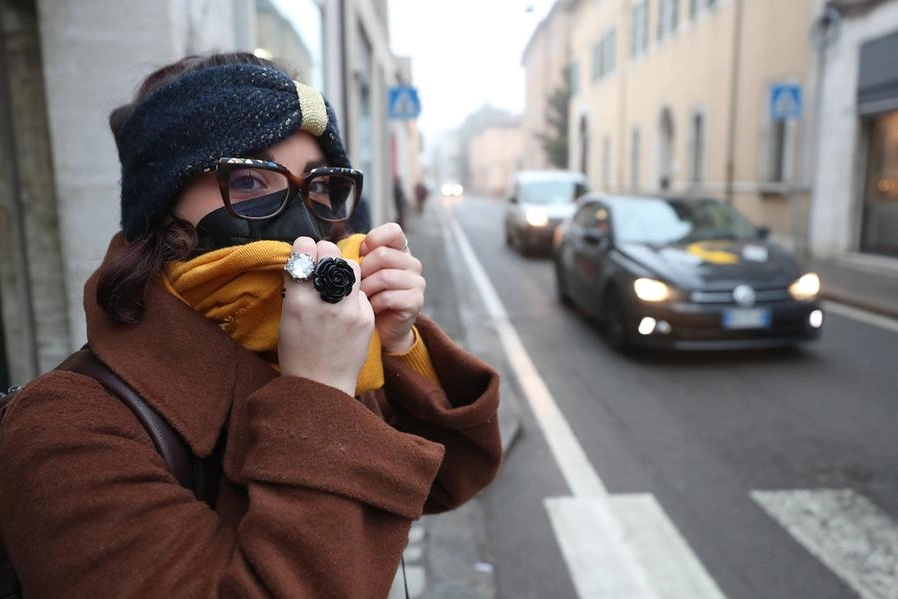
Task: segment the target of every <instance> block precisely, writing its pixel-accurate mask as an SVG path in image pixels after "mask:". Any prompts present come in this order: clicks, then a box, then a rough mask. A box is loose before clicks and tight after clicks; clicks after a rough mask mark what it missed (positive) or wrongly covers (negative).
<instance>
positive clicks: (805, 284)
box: [789, 272, 820, 300]
mask: <svg viewBox="0 0 898 599" xmlns="http://www.w3.org/2000/svg"><path fill="white" fill-rule="evenodd" d="M789 293H790V294H791V295H792V297H794V298H795V299H797V300H812V299H814V298H815V297H817V294H818V293H820V277H818V276H817V275H816V273H812V272H809V273H808V274H806V275H802V276H801V277H799V278H798V280H797V281H795V282H794V283H792V284H791V285H789Z"/></svg>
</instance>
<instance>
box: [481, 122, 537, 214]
mask: <svg viewBox="0 0 898 599" xmlns="http://www.w3.org/2000/svg"><path fill="white" fill-rule="evenodd" d="M524 138H525V133H524V131H523V130H522V129H521V127H519V126H514V125H509V126H506V127H490V128H489V129H484V130H483V131H482V132H481V133H479V134H478V135H477V136H476V137H474V138H473V139H472V140H471V143H470V150H469V153H468V159H469V160H470V173H471V187H472V191H473V192H474V193H475V194H478V195H485V196H491V197H495V198H501V197H503V196H505V195H506V194H507V192H508V184H509V182H510V181H511V177H512V175H513V174H514V173H515V172H516V171H518V170H520V169H522V168H523V163H524V156H525V154H523V153H522V152H521V148H522V147H523V146H524Z"/></svg>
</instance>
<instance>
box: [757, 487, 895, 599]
mask: <svg viewBox="0 0 898 599" xmlns="http://www.w3.org/2000/svg"><path fill="white" fill-rule="evenodd" d="M751 497H752V498H753V499H754V500H755V501H756V502H757V503H758V504H759V505H760V506H761V507H762V508H763V509H764V511H765V512H767V513H768V514H769V515H770V516H771V517H772V518H773V519H774V520H776V521H777V522H779V524H780V525H781V526H783V527H784V528H785V529H786V530H788V531H789V533H790V534H791V535H792V536H793V537H795V539H796V540H797V541H798V542H799V543H801V544H802V545H804V547H805V549H807V550H808V551H809V552H811V554H813V555H814V557H816V558H817V559H819V560H820V561H821V562H823V563H824V564H826V566H827V567H828V568H829V569H830V570H832V571H833V572H835V573H836V575H837V576H839V578H841V579H842V580H844V581H845V582H846V583H847V584H848V586H850V587H851V588H852V589H854V591H855V592H856V593H857V594H858V595H859V596H860V597H862V599H898V523H896V522H895V521H894V520H893V519H892V518H890V517H889V516H888V514H886V513H884V512H883V511H882V510H880V509H879V508H878V507H876V506H875V505H874V504H873V503H872V502H871V501H870V500H869V499H867V498H866V497H864V496H863V495H859V494H857V493H855V492H854V491H852V490H851V489H813V490H812V489H800V490H774V491H752V492H751Z"/></svg>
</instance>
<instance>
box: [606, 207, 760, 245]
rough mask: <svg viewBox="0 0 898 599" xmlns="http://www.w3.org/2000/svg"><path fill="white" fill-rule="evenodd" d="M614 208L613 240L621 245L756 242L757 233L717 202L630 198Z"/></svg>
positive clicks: (729, 209)
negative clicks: (715, 240) (714, 241)
mask: <svg viewBox="0 0 898 599" xmlns="http://www.w3.org/2000/svg"><path fill="white" fill-rule="evenodd" d="M613 205H614V208H613V212H612V214H613V217H612V219H613V224H614V232H615V237H616V238H617V239H618V241H621V242H624V243H627V242H629V243H651V244H665V243H675V242H679V243H691V242H693V241H705V240H712V239H733V240H748V239H757V238H758V230H757V229H756V228H755V227H754V226H753V225H752V224H751V223H750V222H748V220H746V219H745V218H744V217H743V216H742V215H740V214H739V213H738V212H736V211H735V210H733V209H732V208H731V207H729V206H727V205H726V204H723V203H721V202H718V201H717V200H712V199H665V198H649V199H643V198H638V199H637V198H632V199H622V200H620V201H617V202H614V203H613Z"/></svg>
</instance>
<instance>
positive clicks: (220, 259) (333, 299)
mask: <svg viewBox="0 0 898 599" xmlns="http://www.w3.org/2000/svg"><path fill="white" fill-rule="evenodd" d="M113 87H115V86H113ZM110 125H111V128H112V131H113V135H114V137H115V142H116V145H117V148H118V154H119V159H120V161H121V185H122V190H121V191H122V192H121V224H122V230H121V231H119V232H118V233H117V234H116V235H115V236H114V237H113V239H112V241H111V243H110V245H109V249H108V250H107V253H106V256H105V258H104V260H103V262H102V264H101V265H100V267H99V268H98V270H97V271H96V272H95V273H94V274H93V275H92V276H91V277H90V279H89V280H88V282H87V284H86V286H85V290H84V305H85V311H86V313H87V326H86V330H87V339H88V342H89V344H90V350H91V351H92V352H93V354H94V355H95V356H96V358H97V359H98V360H99V361H100V362H102V363H103V364H105V365H106V366H107V367H108V369H109V370H110V371H111V372H114V373H115V374H116V375H118V377H119V378H120V379H121V381H123V383H124V384H126V385H128V386H130V387H131V388H133V390H134V391H135V392H136V393H137V394H138V395H140V396H141V397H142V398H143V399H144V400H145V403H146V406H145V407H147V409H151V410H154V411H156V412H158V413H159V415H160V416H161V417H162V419H164V420H165V421H167V422H168V423H169V424H170V425H171V429H172V431H176V432H174V434H175V435H176V436H178V437H181V438H182V440H183V441H184V446H185V447H186V448H187V449H188V450H189V451H190V452H193V453H194V454H195V455H194V456H192V457H193V458H202V459H203V460H204V461H203V464H204V466H210V468H209V469H206V468H205V467H203V468H196V469H194V468H192V466H193V465H195V464H193V462H190V461H187V463H186V464H184V465H185V466H186V467H185V468H183V469H179V468H175V467H172V468H171V470H169V467H167V462H169V461H171V462H173V461H174V460H171V459H170V455H165V456H163V455H162V454H161V453H160V450H159V449H157V447H156V446H154V443H153V441H152V440H151V437H150V436H149V435H148V433H147V429H146V428H145V427H144V426H143V425H142V424H141V422H142V420H139V417H140V416H139V415H143V412H140V410H135V412H132V411H131V410H130V409H129V407H128V406H127V405H126V404H125V402H124V401H121V400H120V399H119V396H118V394H117V393H113V392H110V391H107V390H106V389H105V388H104V387H103V386H102V385H101V384H100V383H99V381H98V380H97V379H95V378H93V377H92V376H87V375H85V374H78V373H73V372H67V371H62V370H58V371H52V372H49V373H47V374H45V375H42V376H40V377H38V378H37V379H35V380H33V381H31V382H30V383H28V384H27V385H26V386H25V387H24V388H23V389H22V390H21V391H19V392H18V394H17V395H16V396H15V399H14V400H13V401H12V402H11V404H10V405H9V406H8V409H7V411H6V412H5V415H4V416H3V421H2V431H0V433H2V434H0V472H2V477H3V480H2V483H0V539H2V544H3V545H4V547H2V548H0V549H5V552H4V551H0V588H2V589H3V591H4V594H3V597H6V596H7V595H10V596H14V597H18V596H24V597H129V598H130V597H140V598H156V597H160V598H162V597H165V598H168V597H219V596H223V597H253V598H256V597H296V598H313V597H315V598H319V597H321V598H323V597H352V598H354V599H355V598H360V599H383V598H384V597H386V596H387V594H388V592H389V589H390V587H391V584H392V581H393V578H394V575H395V573H396V569H397V567H398V565H399V563H400V557H401V556H402V551H403V548H404V547H405V545H406V541H407V540H408V534H409V530H410V527H411V524H412V522H413V521H414V520H415V519H417V518H419V517H420V516H421V515H422V513H424V512H429V513H434V512H441V511H445V510H450V509H454V508H455V507H457V506H459V505H461V504H462V503H464V502H466V501H467V500H469V499H470V498H472V497H473V496H474V495H475V494H476V493H477V492H478V491H480V490H481V489H483V488H484V487H485V486H486V485H488V484H489V483H490V481H492V480H493V478H494V477H495V476H496V474H497V472H498V469H499V464H500V462H501V456H502V444H501V439H500V437H499V428H498V418H497V408H498V401H499V397H498V388H499V382H498V375H497V373H496V372H495V371H494V370H493V369H492V368H490V367H489V366H488V365H487V364H485V363H484V362H482V361H481V360H480V359H478V358H477V357H476V356H474V355H473V354H471V353H469V352H467V351H465V350H463V349H462V348H460V347H459V346H457V345H456V344H455V343H454V342H453V341H451V340H450V338H449V337H448V336H447V335H446V334H445V333H444V332H443V331H442V330H441V329H440V328H439V327H438V326H437V325H436V324H435V323H434V322H433V321H431V320H429V319H428V318H427V317H426V316H424V315H423V314H422V313H421V310H422V307H423V304H424V288H425V284H426V282H425V280H424V277H423V276H422V274H421V263H420V261H418V260H417V259H416V258H415V257H414V256H413V255H412V254H411V251H410V249H409V247H408V239H407V237H406V236H405V233H404V232H403V231H402V229H401V228H400V227H399V226H397V225H396V224H395V223H386V224H383V225H380V226H377V227H374V228H373V229H371V231H370V232H368V233H367V235H357V236H351V237H346V238H343V239H340V238H338V237H337V234H336V233H335V231H337V230H338V229H337V226H338V225H342V224H343V223H345V222H346V220H347V219H348V218H349V217H350V215H351V214H352V210H353V208H354V205H355V204H356V202H358V200H359V198H360V196H361V190H362V183H363V174H362V173H361V172H360V171H357V170H355V169H353V168H352V165H351V164H350V162H349V159H348V157H347V155H346V151H345V148H344V146H343V142H342V140H341V138H340V134H339V130H338V127H337V122H336V119H335V117H334V113H333V111H332V109H331V107H330V105H329V104H328V103H327V102H326V100H325V99H324V97H323V96H322V94H321V92H319V91H318V90H315V89H313V88H311V87H309V86H307V85H305V84H303V83H300V82H297V81H294V80H293V78H292V76H291V75H290V74H288V73H287V72H286V71H285V70H283V69H282V68H281V67H279V66H278V65H276V64H275V63H273V62H270V61H267V60H264V59H262V58H259V57H256V56H255V55H253V54H249V53H233V54H214V55H211V56H204V57H199V56H191V57H188V58H185V59H183V60H180V61H178V62H175V63H173V64H170V65H168V66H165V67H162V68H161V69H159V70H157V71H156V72H154V73H152V74H151V75H149V77H147V79H146V80H145V81H144V82H143V83H142V85H141V86H140V88H139V89H138V91H137V94H136V96H135V98H134V100H133V102H131V103H129V104H126V105H124V106H122V107H120V108H117V109H116V110H115V111H113V113H112V115H111V116H110ZM136 413H139V415H136ZM161 445H163V446H165V445H166V444H164V443H163V444H161ZM175 471H177V472H179V473H180V474H181V475H184V476H180V478H176V476H175V475H174V474H173V472H175ZM194 476H195V477H196V478H199V479H204V480H207V481H211V482H212V484H211V485H206V486H209V487H211V488H214V489H215V490H216V491H217V498H212V497H209V498H208V501H203V500H200V499H198V498H197V496H196V495H195V494H194V490H195V488H193V487H191V486H190V485H191V484H192V480H191V479H193V478H194ZM179 481H183V482H179ZM182 485H183V486H182ZM7 556H8V558H9V559H8V561H7V560H6V557H7ZM10 564H11V566H12V568H10V567H9V566H10ZM13 568H14V570H15V573H16V574H17V577H18V581H20V582H21V587H22V589H21V592H20V593H18V592H16V591H10V592H9V593H7V589H9V588H10V587H8V586H7V585H6V583H12V582H14V578H13V576H12V572H13Z"/></svg>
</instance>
